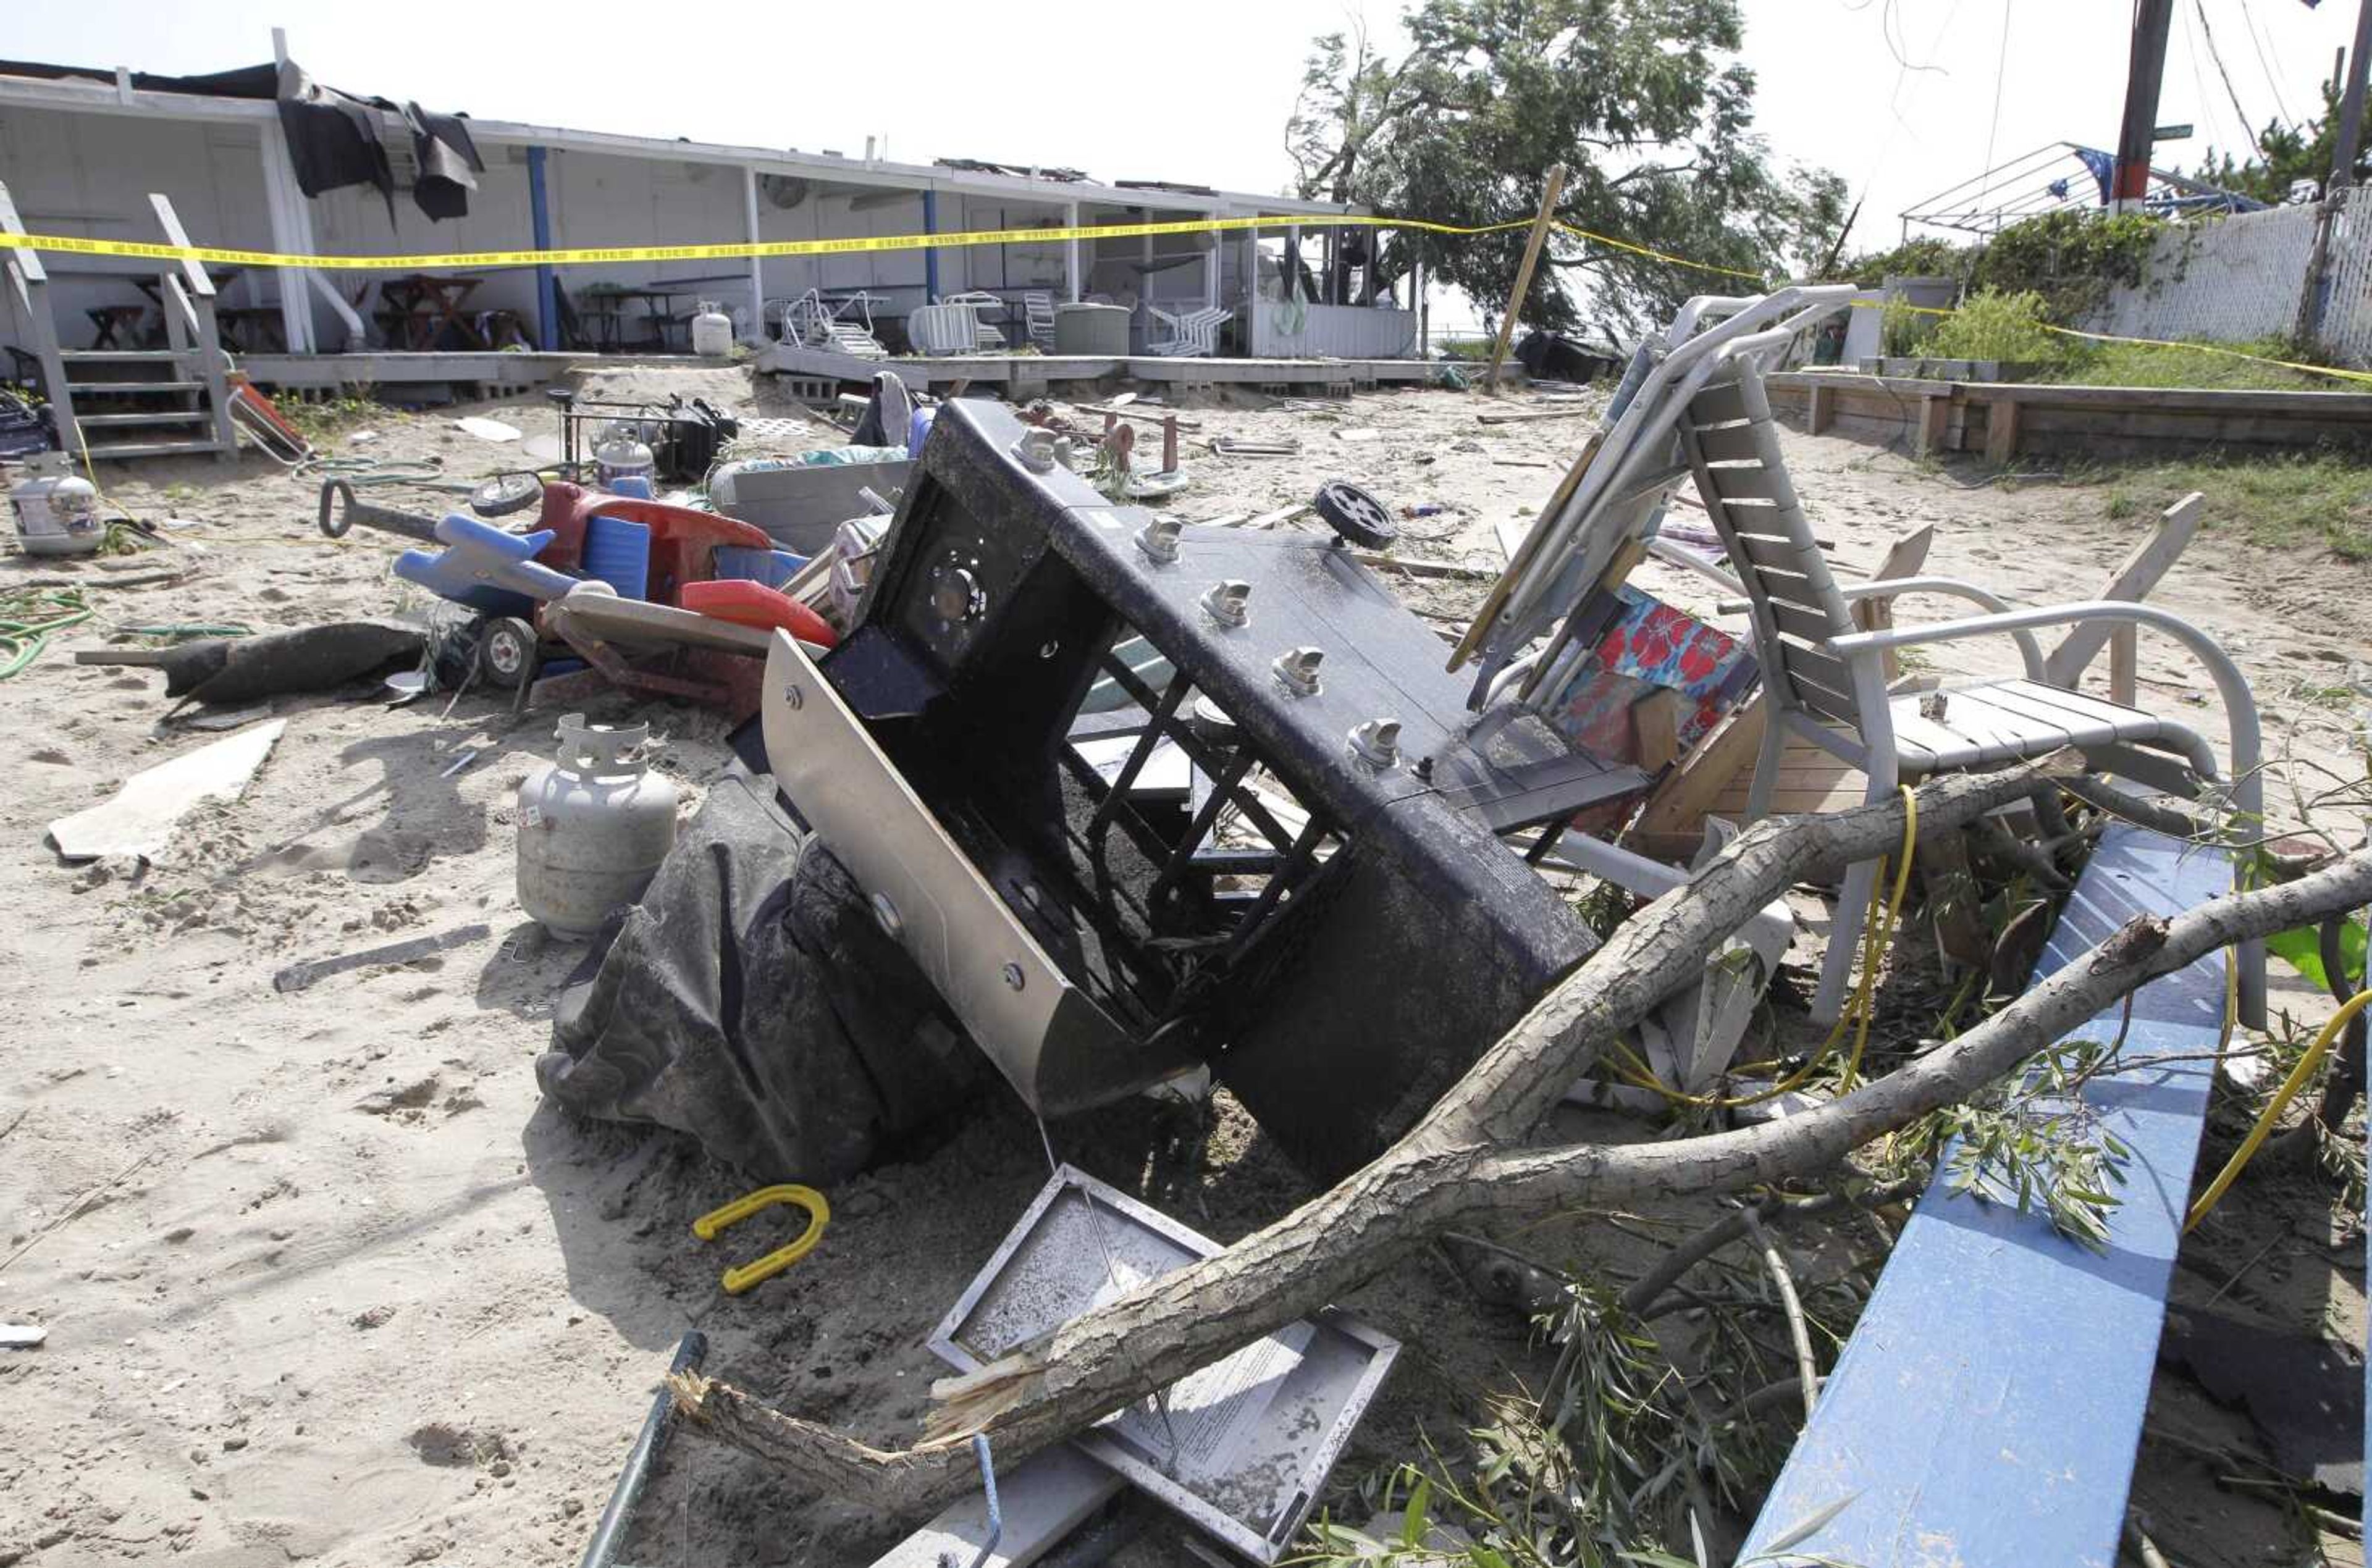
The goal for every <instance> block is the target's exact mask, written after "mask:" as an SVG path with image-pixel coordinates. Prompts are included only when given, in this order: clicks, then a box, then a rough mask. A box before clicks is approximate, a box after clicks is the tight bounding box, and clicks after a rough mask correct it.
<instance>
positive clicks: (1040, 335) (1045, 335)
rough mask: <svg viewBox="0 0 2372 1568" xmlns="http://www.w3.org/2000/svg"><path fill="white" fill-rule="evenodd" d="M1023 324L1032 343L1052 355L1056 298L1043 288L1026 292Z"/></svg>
mask: <svg viewBox="0 0 2372 1568" xmlns="http://www.w3.org/2000/svg"><path fill="white" fill-rule="evenodd" d="M1021 324H1022V328H1023V330H1024V331H1026V332H1027V333H1028V334H1029V341H1030V342H1031V343H1035V344H1037V345H1038V347H1039V348H1041V349H1042V350H1044V351H1046V352H1047V353H1050V354H1051V353H1052V352H1053V348H1054V296H1052V294H1050V293H1048V292H1047V291H1046V290H1044V289H1042V288H1033V289H1029V290H1028V291H1027V292H1025V293H1024V294H1023V295H1022V296H1021Z"/></svg>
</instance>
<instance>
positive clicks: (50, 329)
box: [0, 184, 81, 450]
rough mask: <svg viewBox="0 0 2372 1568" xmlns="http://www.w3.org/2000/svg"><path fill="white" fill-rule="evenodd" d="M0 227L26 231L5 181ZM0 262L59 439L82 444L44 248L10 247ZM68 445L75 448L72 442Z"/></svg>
mask: <svg viewBox="0 0 2372 1568" xmlns="http://www.w3.org/2000/svg"><path fill="white" fill-rule="evenodd" d="M0 229H6V231H7V232H9V233H10V234H22V233H24V232H25V226H24V224H23V223H22V222H21V221H20V220H19V219H18V218H17V203H16V202H15V201H14V200H13V199H12V198H11V197H10V196H9V194H8V187H7V186H6V185H5V184H0ZM0 266H6V269H7V273H8V289H9V293H10V295H11V296H13V297H14V298H15V300H16V304H17V315H18V316H20V317H22V318H23V319H24V322H25V331H26V333H27V334H28V335H29V337H30V338H31V339H32V343H33V357H34V358H36V359H38V360H39V361H41V395H42V396H43V397H45V398H47V399H49V401H50V409H51V412H52V415H53V416H54V418H55V419H56V421H57V431H58V440H59V442H60V443H61V444H62V445H64V444H68V443H72V444H73V445H79V444H80V440H81V436H80V433H79V430H78V427H77V426H76V424H75V419H74V395H73V394H72V393H71V392H69V391H68V390H67V389H66V363H65V361H64V359H63V358H61V357H59V354H58V323H57V319H56V318H54V317H52V315H51V314H50V300H49V284H50V274H49V273H47V272H46V271H45V270H43V268H42V266H41V252H40V251H38V250H18V249H16V248H15V247H11V248H10V249H9V250H6V251H5V252H0ZM68 449H70V450H71V449H72V447H71V446H70V447H69V448H68Z"/></svg>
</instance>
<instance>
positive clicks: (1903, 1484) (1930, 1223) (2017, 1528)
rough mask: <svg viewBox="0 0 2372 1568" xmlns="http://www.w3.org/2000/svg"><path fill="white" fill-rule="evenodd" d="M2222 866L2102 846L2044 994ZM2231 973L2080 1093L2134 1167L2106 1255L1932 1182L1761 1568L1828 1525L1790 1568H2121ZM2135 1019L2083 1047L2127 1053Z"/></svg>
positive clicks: (2165, 987) (1778, 1496)
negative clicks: (2130, 926) (2130, 925)
mask: <svg viewBox="0 0 2372 1568" xmlns="http://www.w3.org/2000/svg"><path fill="white" fill-rule="evenodd" d="M2230 885H2231V867H2230V865H2229V863H2228V861H2227V859H2226V858H2225V857H2224V856H2223V855H2222V854H2219V853H2217V852H2215V851H2212V850H2202V849H2198V848H2194V847H2192V846H2190V845H2186V844H2183V843H2180V842H2177V841H2174V840H2172V839H2169V838H2165V837H2162V836H2160V835H2157V834H2155V833H2150V832H2146V831H2144V830H2139V829H2134V828H2128V827H2123V826H2117V827H2112V828H2111V829H2110V830H2109V831H2108V833H2107V834H2105V835H2104V836H2103V838H2102V840H2101V842H2100V844H2099V848H2098V849H2097V850H2096V851H2095V852H2094V854H2093V855H2092V859H2091V862H2090V864H2089V865H2087V866H2086V867H2085V869H2084V873H2083V875H2082V877H2081V878H2080V879H2079V880H2078V881H2077V884H2076V890H2075V892H2074V893H2073V895H2072V896H2071V897H2070V899H2069V900H2068V904H2067V908H2066V911H2065V912H2064V914H2063V915H2062V916H2061V918H2060V922H2059V925H2058V928H2057V930H2056V931H2055V932H2054V933H2053V935H2052V941H2051V946H2050V947H2049V948H2048V949H2047V950H2046V951H2045V953H2044V956H2043V958H2042V961H2041V964H2040V965H2039V966H2037V971H2036V972H2037V975H2038V977H2040V976H2043V975H2048V974H2050V973H2052V971H2054V970H2057V969H2059V968H2060V967H2061V966H2062V965H2064V964H2066V963H2068V962H2070V961H2071V960H2073V959H2076V958H2078V957H2079V956H2080V955H2081V954H2082V953H2083V952H2084V951H2085V950H2086V949H2087V948H2088V947H2092V946H2093V945H2094V944H2096V943H2098V942H2099V941H2100V940H2101V939H2102V938H2103V937H2105V936H2107V935H2109V934H2110V932H2112V931H2114V930H2115V929H2116V928H2117V927H2118V926H2120V925H2122V923H2124V922H2126V921H2127V920H2129V919H2131V918H2133V917H2134V916H2135V915H2139V914H2160V915H2166V914H2174V913H2178V912H2181V911H2183V910H2186V909H2189V908H2192V907H2193V906H2195V905H2197V904H2199V903H2201V902H2203V901H2204V900H2208V899H2211V898H2214V897H2215V896H2217V895H2219V894H2221V893H2224V892H2226V891H2227V890H2228V889H2229V888H2230ZM2226 963H2227V955H2225V954H2220V953H2219V954H2215V955H2213V956H2211V957H2210V958H2203V959H2202V960H2201V961H2199V962H2198V963H2195V964H2193V965H2192V966H2191V967H2190V968H2188V969H2185V970H2181V971H2180V972H2178V973H2175V974H2171V975H2168V976H2165V977H2163V978H2161V979H2159V980H2157V981H2152V982H2150V983H2149V984H2148V985H2146V986H2145V987H2143V988H2142V990H2141V991H2139V992H2138V993H2135V995H2134V1009H2133V1023H2132V1028H2131V1029H2130V1031H2129V1032H2128V1033H2127V1035H2126V1037H2125V1042H2124V1047H2123V1051H2122V1055H2123V1057H2124V1058H2125V1059H2126V1060H2127V1061H2135V1060H2138V1059H2142V1058H2158V1057H2167V1056H2173V1055H2180V1056H2182V1057H2184V1058H2186V1059H2185V1060H2183V1061H2180V1062H2167V1063H2162V1064H2158V1065H2153V1066H2146V1067H2140V1068H2136V1069H2134V1070H2131V1071H2126V1072H2123V1073H2120V1074H2114V1075H2110V1074H2103V1075H2101V1076H2100V1077H2098V1078H2095V1079H2094V1080H2093V1081H2092V1083H2091V1084H2090V1086H2088V1087H2087V1092H2086V1098H2087V1101H2088V1102H2089V1103H2090V1104H2092V1105H2093V1106H2094V1107H2096V1108H2097V1109H2099V1113H2100V1115H2101V1118H2102V1121H2103V1122H2104V1124H2105V1126H2106V1127H2107V1129H2108V1130H2109V1131H2110V1132H2113V1133H2114V1134H2115V1135H2116V1136H2117V1137H2118V1138H2119V1139H2121V1140H2122V1142H2124V1143H2125V1144H2127V1145H2128V1146H2129V1147H2130V1148H2131V1149H2132V1151H2133V1158H2132V1162H2131V1164H2130V1165H2129V1166H2128V1167H2127V1169H2126V1179H2125V1181H2124V1183H2123V1184H2122V1186H2121V1187H2120V1188H2119V1189H2118V1190H2117V1196H2118V1197H2119V1198H2120V1200H2121V1202H2119V1203H2118V1204H2117V1205H2116V1207H2115V1208H2114V1209H2113V1210H2112V1211H2111V1212H2110V1219H2109V1232H2110V1240H2109V1246H2108V1249H2107V1251H2106V1252H2105V1253H2095V1252H2092V1251H2090V1250H2088V1249H2085V1248H2084V1247H2082V1246H2079V1245H2078V1244H2076V1243H2075V1242H2072V1241H2069V1240H2066V1239H2064V1238H2063V1237H2060V1236H2059V1235H2058V1234H2057V1233H2056V1232H2054V1231H2053V1230H2052V1226H2051V1224H2050V1222H2049V1221H2048V1220H2047V1219H2046V1218H2045V1217H2044V1216H2042V1215H2041V1214H2018V1213H2017V1209H2016V1208H2015V1207H2014V1206H2012V1205H2009V1204H2003V1203H1989V1202H1982V1201H1980V1200H1978V1199H1975V1198H1972V1197H1970V1196H1967V1195H1965V1194H1956V1193H1954V1192H1951V1191H1948V1187H1947V1179H1946V1177H1945V1176H1944V1175H1943V1174H1941V1173H1939V1174H1938V1177H1937V1179H1936V1183H1935V1184H1934V1185H1933V1186H1932V1187H1930V1189H1929V1190H1928V1191H1927V1194H1926V1196H1925V1197H1924V1198H1923V1199H1921V1200H1920V1202H1919V1204H1918V1207H1917V1209H1916V1210H1915V1211H1914V1212H1913V1215H1912V1217H1911V1221H1910V1223H1909V1224H1908V1225H1906V1226H1905V1227H1904V1229H1903V1232H1902V1237H1901V1241H1900V1243H1899V1244H1898V1245H1897V1246H1896V1248H1895V1249H1894V1254H1893V1256H1892V1257H1891V1258H1890V1259H1889V1260H1888V1261H1887V1264H1886V1268H1885V1272H1883V1273H1882V1274H1881V1275H1880V1277H1879V1279H1878V1286H1877V1289H1876V1290H1875V1291H1874V1292H1872V1294H1871V1295H1870V1299H1869V1304H1868V1306H1867V1307H1866V1309H1865V1310H1864V1311H1863V1313H1862V1317H1861V1322H1860V1325H1859V1326H1858V1327H1857V1328H1855V1330H1854V1332H1853V1336H1852V1338H1851V1339H1850V1340H1849V1341H1847V1342H1846V1344H1845V1348H1844V1351H1843V1354H1842V1355H1840V1356H1839V1358H1838V1360H1837V1365H1836V1370H1835V1372H1834V1373H1833V1374H1832V1375H1831V1376H1830V1377H1829V1378H1828V1380H1827V1382H1826V1384H1825V1385H1824V1387H1823V1389H1822V1392H1821V1395H1820V1403H1819V1406H1818V1408H1817V1409H1816V1410H1815V1411H1814V1412H1813V1415H1812V1418H1811V1420H1810V1421H1809V1422H1808V1423H1806V1425H1805V1428H1804V1432H1803V1434H1802V1436H1801V1437H1799V1438H1798V1439H1797V1441H1796V1447H1795V1451H1794V1452H1793V1453H1792V1454H1791V1455H1790V1456H1789V1457H1788V1459H1787V1463H1786V1465H1785V1468H1784V1469H1782V1470H1781V1472H1780V1475H1779V1479H1778V1480H1777V1481H1776V1482H1774V1483H1773V1487H1772V1490H1771V1494H1770V1496H1769V1498H1768V1499H1766V1500H1765V1502H1764V1504H1763V1506H1762V1516H1761V1517H1760V1518H1759V1519H1757V1520H1756V1521H1755V1525H1754V1529H1753V1532H1752V1534H1751V1535H1750V1537H1749V1539H1748V1540H1747V1544H1746V1548H1745V1551H1744V1552H1743V1553H1742V1554H1741V1556H1740V1561H1741V1562H1744V1561H1751V1560H1757V1558H1758V1553H1762V1552H1767V1551H1770V1547H1769V1545H1768V1543H1769V1542H1771V1541H1773V1540H1776V1539H1783V1538H1784V1537H1785V1535H1787V1534H1788V1533H1789V1532H1790V1531H1791V1530H1793V1529H1795V1528H1796V1527H1798V1526H1799V1525H1800V1524H1801V1523H1802V1522H1804V1521H1806V1520H1808V1519H1810V1518H1812V1517H1814V1516H1817V1515H1819V1514H1820V1511H1821V1510H1823V1509H1825V1508H1828V1507H1831V1506H1832V1505H1834V1504H1837V1503H1838V1502H1840V1501H1841V1500H1843V1499H1846V1498H1850V1499H1852V1501H1851V1502H1850V1503H1849V1504H1846V1505H1845V1506H1844V1508H1843V1511H1842V1512H1840V1513H1839V1514H1837V1516H1835V1517H1834V1518H1833V1519H1831V1520H1830V1521H1829V1522H1828V1523H1827V1524H1825V1525H1824V1526H1822V1527H1820V1529H1818V1530H1816V1531H1814V1532H1813V1533H1812V1534H1811V1535H1810V1536H1809V1537H1808V1538H1807V1539H1802V1540H1799V1541H1796V1542H1795V1543H1793V1544H1791V1545H1790V1546H1789V1547H1788V1548H1787V1549H1786V1550H1785V1551H1784V1552H1782V1553H1780V1554H1779V1556H1778V1558H1777V1561H1779V1562H1803V1561H1806V1560H1812V1561H1820V1562H1850V1563H1854V1564H1856V1565H1857V1568H1928V1565H1933V1564H1950V1565H1952V1568H2036V1565H2038V1564H2043V1563H2049V1564H2052V1565H2053V1568H2112V1565H2113V1564H2114V1562H2115V1561H2116V1556H2117V1541H2118V1536H2119V1533H2120V1531H2121V1530H2122V1527H2123V1524H2124V1517H2125V1495H2126V1493H2127V1491H2128V1489H2129V1488H2130V1486H2131V1484H2132V1481H2133V1471H2134V1453H2135V1449H2136V1447H2137V1446H2138V1444H2139V1441H2140V1436H2141V1427H2142V1416H2143V1412H2144V1411H2145V1408H2146V1407H2147V1405H2148V1403H2149V1395H2150V1373H2151V1368H2152V1366H2153V1365H2154V1364H2155V1362H2156V1360H2157V1342H2158V1332H2159V1329H2160V1327H2161V1325H2162V1323H2163V1321H2164V1318H2165V1314H2166V1295H2167V1289H2168V1284H2169V1277H2170V1276H2171V1274H2172V1272H2173V1269H2174V1255H2175V1249H2176V1247H2177V1246H2178V1244H2179V1243H2180V1240H2181V1233H2182V1220H2183V1214H2184V1210H2185V1207H2186V1206H2187V1204H2188V1202H2189V1201H2190V1192H2191V1181H2192V1166H2193V1164H2194V1163H2195V1162H2196V1160H2197V1157H2198V1153H2199V1136H2200V1130H2201V1127H2202V1124H2203V1121H2204V1119H2205V1115H2206V1108H2207V1093H2208V1088H2209V1086H2210V1085H2211V1083H2212V1081H2213V1078H2214V1075H2215V1068H2214V1064H2213V1063H2212V1061H2211V1057H2212V1055H2213V1053H2214V1051H2215V1044H2216V1040H2217V1037H2218V1035H2219V1034H2220V1032H2221V1028H2222V1025H2223V1016H2224V1005H2225V988H2226V979H2225V965H2226ZM2121 1016H2122V1007H2121V1006H2120V1007H2111V1008H2110V1009H2109V1010H2108V1011H2106V1012H2104V1013H2102V1014H2101V1015H2100V1016H2099V1017H2098V1018H2096V1019H2094V1020H2093V1022H2092V1024H2091V1025H2090V1026H2089V1032H2090V1038H2095V1039H2098V1040H2101V1041H2102V1042H2104V1043H2105V1042H2107V1041H2110V1040H2114V1039H2116V1034H2117V1030H2118V1028H2119V1027H2120V1022H2121Z"/></svg>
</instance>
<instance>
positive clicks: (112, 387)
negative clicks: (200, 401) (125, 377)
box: [66, 379, 206, 395]
mask: <svg viewBox="0 0 2372 1568" xmlns="http://www.w3.org/2000/svg"><path fill="white" fill-rule="evenodd" d="M205 385H206V384H205V383H204V382H203V381H76V380H72V379H69V380H68V381H67V382H66V390H67V391H69V392H104V393H108V394H110V395H119V394H122V393H125V392H197V391H203V390H204V389H205Z"/></svg>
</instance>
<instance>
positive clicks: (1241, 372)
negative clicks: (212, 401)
mask: <svg viewBox="0 0 2372 1568" xmlns="http://www.w3.org/2000/svg"><path fill="white" fill-rule="evenodd" d="M723 363H724V362H723V361H720V360H715V359H700V358H696V357H694V356H692V355H690V354H589V353H588V354H541V353H523V352H517V351H514V352H510V353H485V352H482V351H474V350H455V351H450V352H446V351H438V352H433V353H426V354H404V353H397V352H393V351H382V350H368V351H365V352H362V353H357V354H242V355H240V356H239V360H238V365H239V368H240V369H242V370H244V371H245V372H247V374H248V375H249V376H250V377H252V378H253V379H254V380H255V381H256V382H257V383H258V384H259V385H261V386H263V387H265V388H267V389H278V388H287V389H303V390H308V391H314V390H320V391H331V390H336V389H340V388H347V387H363V386H406V385H419V384H422V383H434V382H445V383H448V384H450V385H455V386H460V387H469V388H475V389H483V390H485V391H487V392H491V393H500V392H507V391H518V390H523V389H527V388H529V387H537V386H541V385H542V384H543V383H545V382H547V381H550V380H552V379H554V378H555V377H560V376H563V375H565V374H567V373H568V372H570V371H573V370H594V369H600V368H604V367H613V366H626V365H657V366H684V367H687V368H696V367H703V366H704V367H709V368H714V367H715V366H719V365H721V364H723ZM755 364H756V366H757V367H758V368H759V369H760V370H762V371H772V372H775V373H778V374H781V375H785V376H793V377H807V378H809V379H812V380H816V381H819V382H828V383H831V384H832V385H833V386H835V387H837V386H839V385H841V384H843V383H845V384H849V385H855V386H862V385H864V384H865V383H866V382H869V381H871V380H872V379H873V377H874V376H875V375H876V373H878V372H879V371H882V370H885V369H887V370H895V371H896V372H898V374H899V375H900V376H901V377H902V378H903V379H904V380H905V381H906V383H907V385H909V386H911V387H914V388H917V389H923V390H929V391H941V392H944V391H946V390H947V389H949V388H951V387H953V386H955V385H957V384H958V383H959V382H964V383H970V384H971V385H972V386H975V387H994V388H1020V389H1023V390H1024V391H1028V392H1029V393H1030V394H1031V395H1035V389H1041V388H1043V387H1045V386H1048V385H1051V384H1052V383H1053V382H1057V381H1100V380H1104V379H1107V378H1110V379H1122V380H1131V381H1144V382H1148V383H1155V384H1165V385H1194V386H1213V385H1218V384H1222V383H1225V384H1229V385H1249V386H1264V387H1298V386H1307V387H1320V386H1335V385H1341V384H1345V383H1347V384H1349V385H1352V386H1359V387H1368V386H1376V385H1379V384H1383V383H1388V382H1393V383H1419V382H1425V381H1430V380H1432V379H1433V378H1434V377H1436V376H1438V375H1439V374H1440V369H1441V367H1440V366H1439V365H1438V364H1437V363H1435V362H1430V361H1426V360H1422V359H1224V358H1212V359H1169V358H1163V357H1161V356H1159V355H1153V354H1131V355H1128V356H1126V357H1122V358H1113V357H1109V356H1090V355H1081V354H951V355H948V356H947V357H945V358H921V357H916V356H913V355H900V356H898V357H896V358H891V359H886V360H881V359H860V358H858V357H856V356H855V355H854V354H834V353H832V352H831V351H830V350H828V349H813V348H799V347H795V346H793V345H790V344H787V343H773V344H770V345H768V346H767V347H766V348H764V349H762V350H760V351H759V353H758V354H757V357H756V360H755ZM1476 373H1478V372H1476V371H1474V370H1472V369H1471V368H1470V369H1469V371H1468V374H1470V375H1472V374H1476Z"/></svg>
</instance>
